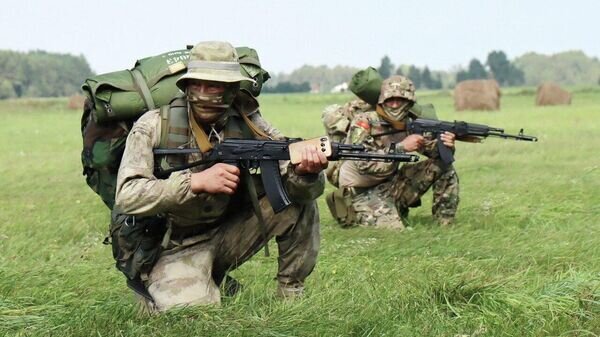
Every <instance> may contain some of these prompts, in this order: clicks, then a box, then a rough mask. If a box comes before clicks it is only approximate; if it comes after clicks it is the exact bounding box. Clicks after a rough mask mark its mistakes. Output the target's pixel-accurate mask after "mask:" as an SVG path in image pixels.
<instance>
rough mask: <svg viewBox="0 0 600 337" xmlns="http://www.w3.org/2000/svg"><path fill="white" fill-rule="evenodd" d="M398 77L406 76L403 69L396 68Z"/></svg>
mask: <svg viewBox="0 0 600 337" xmlns="http://www.w3.org/2000/svg"><path fill="white" fill-rule="evenodd" d="M396 75H399V76H404V72H403V71H402V67H398V68H396Z"/></svg>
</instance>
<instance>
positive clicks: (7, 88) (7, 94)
mask: <svg viewBox="0 0 600 337" xmlns="http://www.w3.org/2000/svg"><path fill="white" fill-rule="evenodd" d="M14 97H17V93H16V92H15V88H14V87H13V85H12V83H11V82H10V81H9V80H7V79H0V99H6V98H14Z"/></svg>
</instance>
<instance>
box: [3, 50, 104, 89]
mask: <svg viewBox="0 0 600 337" xmlns="http://www.w3.org/2000/svg"><path fill="white" fill-rule="evenodd" d="M93 74H94V73H93V72H92V70H91V68H90V66H89V64H88V62H87V61H86V59H85V57H84V56H83V55H80V56H74V55H70V54H59V53H49V52H45V51H41V50H36V51H30V52H16V51H9V50H0V99H5V98H17V97H57V96H69V95H73V94H75V93H78V92H80V89H79V87H80V86H81V83H83V81H84V80H85V79H86V78H88V77H90V76H92V75H93Z"/></svg>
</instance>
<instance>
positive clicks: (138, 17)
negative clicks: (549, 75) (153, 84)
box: [0, 0, 600, 73]
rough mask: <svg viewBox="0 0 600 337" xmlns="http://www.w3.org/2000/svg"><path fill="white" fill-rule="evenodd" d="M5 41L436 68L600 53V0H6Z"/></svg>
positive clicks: (18, 46) (114, 54)
mask: <svg viewBox="0 0 600 337" xmlns="http://www.w3.org/2000/svg"><path fill="white" fill-rule="evenodd" d="M2 4H3V6H2V11H1V12H0V34H1V35H0V49H11V50H19V51H28V50H33V49H41V50H46V51H51V52H61V53H72V54H77V55H79V54H83V55H85V57H86V58H87V60H88V62H89V63H90V65H91V67H92V69H93V70H94V71H96V72H98V73H102V72H108V71H115V70H120V69H124V68H130V67H131V66H132V65H133V63H134V61H135V60H136V59H138V58H142V57H145V56H150V55H155V54H159V53H162V52H165V51H169V50H174V49H180V48H184V47H185V45H187V44H194V43H196V42H199V41H206V40H225V41H229V42H231V43H232V44H233V45H235V46H243V45H245V46H250V47H253V48H255V49H257V50H258V52H259V55H260V57H261V61H262V63H263V65H264V66H265V67H266V68H267V69H268V70H269V71H271V72H281V71H285V72H289V71H291V70H293V69H295V68H298V67H300V66H302V65H303V64H310V65H321V64H326V65H329V66H334V65H349V66H356V67H366V66H369V65H372V66H377V65H378V64H379V62H380V60H381V57H382V56H383V55H388V56H389V57H390V58H391V59H392V62H393V63H394V64H396V65H397V64H401V63H402V64H416V65H417V66H424V65H428V66H429V67H430V68H432V69H436V70H448V69H451V68H452V67H453V66H456V65H463V66H465V65H466V64H467V63H468V62H469V60H470V59H471V58H473V57H477V58H479V59H480V60H482V61H484V60H485V57H486V56H487V53H488V52H489V51H490V50H498V49H500V50H503V51H505V52H506V53H507V54H508V56H509V58H514V57H516V56H519V55H522V54H523V53H525V52H528V51H535V52H539V53H545V54H549V53H556V52H560V51H565V50H573V49H580V50H583V51H584V52H585V53H586V54H588V55H590V56H596V57H598V56H600V42H599V41H600V19H599V18H598V15H599V14H598V13H600V1H597V0H589V1H585V0H570V1H552V0H545V1H542V0H533V1H527V0H520V1H519V0H493V1H492V0H490V1H485V0H463V1H461V0H454V1H451V0H448V1H443V0H418V1H417V0H414V1H401V0H395V1H393V0H385V1H376V0H363V1H358V0H338V1H326V0H322V1H311V0H305V1H284V0H280V1H275V0H265V1H260V0H254V1H252V0H246V1H237V0H228V1H223V0H221V1H179V0H168V1H159V0H145V1H125V0H122V1H118V0H101V1H84V0H79V1H72V0H52V1H50V0H30V1H28V0H19V1H13V0H2Z"/></svg>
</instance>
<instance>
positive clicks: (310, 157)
mask: <svg viewBox="0 0 600 337" xmlns="http://www.w3.org/2000/svg"><path fill="white" fill-rule="evenodd" d="M327 165H329V161H328V160H327V157H325V154H324V153H323V152H321V151H319V149H318V148H317V146H315V145H307V146H306V147H304V149H303V151H302V161H300V163H298V165H296V167H294V172H295V173H296V174H297V175H300V176H301V175H304V174H310V173H319V172H321V171H323V170H324V169H326V168H327Z"/></svg>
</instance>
